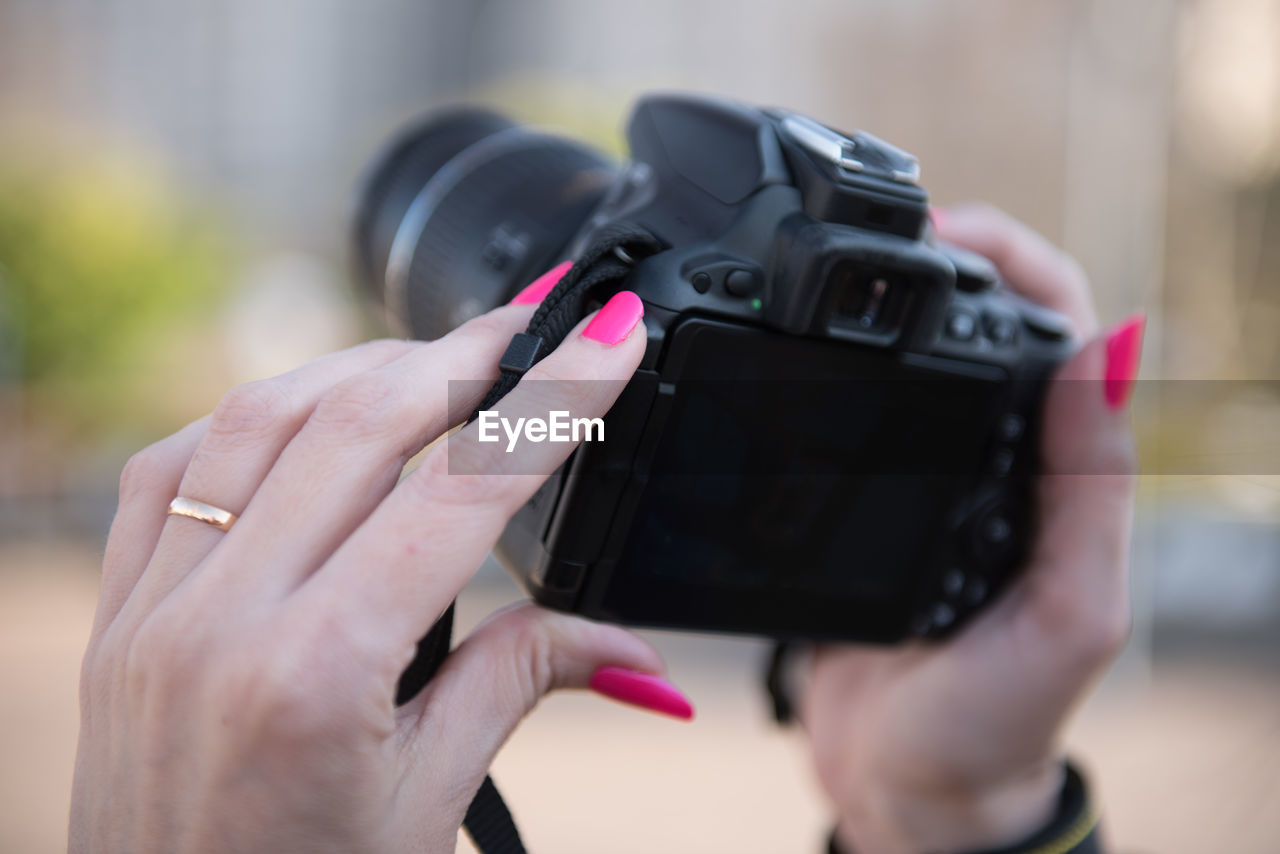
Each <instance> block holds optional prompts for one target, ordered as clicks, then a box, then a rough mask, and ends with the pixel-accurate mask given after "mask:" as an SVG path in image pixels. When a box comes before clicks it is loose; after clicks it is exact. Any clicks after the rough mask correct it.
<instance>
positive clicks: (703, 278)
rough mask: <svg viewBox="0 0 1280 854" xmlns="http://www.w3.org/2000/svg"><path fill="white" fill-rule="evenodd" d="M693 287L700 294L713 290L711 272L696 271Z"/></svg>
mask: <svg viewBox="0 0 1280 854" xmlns="http://www.w3.org/2000/svg"><path fill="white" fill-rule="evenodd" d="M693 289H694V290H695V291H697V292H698V293H700V294H705V293H706V292H707V291H709V290H711V274H709V273H694V274H693Z"/></svg>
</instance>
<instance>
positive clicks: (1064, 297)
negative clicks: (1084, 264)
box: [932, 204, 1098, 337]
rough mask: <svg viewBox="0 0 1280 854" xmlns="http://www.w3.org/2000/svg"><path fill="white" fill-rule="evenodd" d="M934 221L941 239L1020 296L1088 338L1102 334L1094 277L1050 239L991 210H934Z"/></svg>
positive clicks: (962, 207) (965, 207)
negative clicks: (984, 261)
mask: <svg viewBox="0 0 1280 854" xmlns="http://www.w3.org/2000/svg"><path fill="white" fill-rule="evenodd" d="M932 219H933V224H934V230H935V231H937V234H938V237H939V238H940V239H942V240H944V241H946V242H947V243H954V244H955V245H956V246H959V247H961V248H963V249H968V250H969V251H971V252H977V253H978V254H979V255H983V256H985V257H986V258H988V259H990V260H991V262H992V263H993V264H995V265H996V268H997V269H998V270H999V271H1000V276H1001V278H1003V279H1004V280H1005V282H1006V283H1007V284H1008V285H1009V287H1010V288H1012V289H1013V290H1014V291H1016V292H1017V293H1019V294H1022V295H1023V296H1025V297H1026V298H1027V299H1029V300H1031V301H1033V302H1037V303H1040V304H1041V305H1044V306H1047V307H1048V308H1052V309H1054V310H1055V311H1060V312H1062V313H1063V314H1065V315H1066V316H1067V317H1069V318H1071V321H1072V322H1073V323H1074V324H1075V326H1076V329H1077V331H1078V332H1079V333H1080V335H1082V336H1084V337H1088V336H1091V335H1093V334H1094V333H1095V332H1096V331H1097V328H1098V317H1097V313H1096V312H1095V310H1094V307H1093V297H1092V295H1091V294H1090V292H1089V279H1088V277H1087V276H1085V274H1084V270H1082V269H1081V267H1080V265H1079V264H1078V263H1077V262H1076V261H1075V259H1074V258H1072V257H1071V256H1070V255H1068V254H1067V253H1065V252H1063V251H1062V250H1061V249H1059V248H1058V247H1057V246H1054V245H1053V244H1052V243H1050V242H1049V241H1048V240H1046V239H1045V238H1044V237H1042V236H1040V235H1039V234H1038V233H1036V232H1035V231H1033V230H1031V229H1030V228H1028V227H1027V226H1025V225H1023V224H1022V223H1021V222H1018V221H1017V220H1016V219H1014V218H1013V217H1011V216H1009V215H1008V214H1007V213H1005V212H1004V211H1002V210H999V209H998V208H994V207H991V206H990V205H979V204H966V205H954V206H952V207H947V208H934V209H933V212H932Z"/></svg>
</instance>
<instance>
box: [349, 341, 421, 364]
mask: <svg viewBox="0 0 1280 854" xmlns="http://www.w3.org/2000/svg"><path fill="white" fill-rule="evenodd" d="M359 346H360V348H361V349H362V350H366V351H368V352H369V353H372V354H373V355H374V356H375V357H376V358H378V359H380V360H386V361H391V360H393V359H397V358H399V357H400V356H403V355H404V354H405V353H408V352H411V351H413V350H414V349H416V348H418V347H424V346H426V345H425V344H424V343H423V342H421V341H410V340H406V339H404V338H375V339H373V340H372V341H366V342H364V343H363V344H361V345H359Z"/></svg>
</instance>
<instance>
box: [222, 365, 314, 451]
mask: <svg viewBox="0 0 1280 854" xmlns="http://www.w3.org/2000/svg"><path fill="white" fill-rule="evenodd" d="M296 415H297V405H296V403H295V402H294V401H293V399H292V396H291V395H290V394H289V392H288V389H287V387H286V385H285V383H283V382H281V381H279V380H259V381H257V382H251V383H245V384H243V385H238V386H236V387H235V388H233V389H231V391H229V392H227V393H226V394H225V395H224V396H223V398H222V400H221V401H219V402H218V406H217V407H216V408H215V409H214V410H213V417H212V418H210V420H209V434H208V439H209V440H210V441H212V442H214V443H219V442H229V443H232V444H239V443H241V442H244V441H256V440H258V439H261V438H262V437H263V436H264V435H269V434H271V433H273V432H275V431H277V430H279V429H282V426H283V425H284V424H285V423H287V422H289V421H291V420H293V419H294V418H295V417H296Z"/></svg>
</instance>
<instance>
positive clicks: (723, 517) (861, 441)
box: [610, 324, 1003, 628]
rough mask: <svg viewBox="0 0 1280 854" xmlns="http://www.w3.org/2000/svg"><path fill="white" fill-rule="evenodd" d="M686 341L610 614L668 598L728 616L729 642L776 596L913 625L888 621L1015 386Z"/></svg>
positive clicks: (742, 332) (692, 337)
mask: <svg viewBox="0 0 1280 854" xmlns="http://www.w3.org/2000/svg"><path fill="white" fill-rule="evenodd" d="M689 326H694V327H695V328H686V327H689ZM686 327H682V330H681V331H682V332H683V333H684V335H685V339H684V341H683V342H682V346H681V348H680V349H682V350H683V353H682V362H683V370H682V371H681V373H680V378H679V380H678V382H676V383H675V384H674V390H672V389H671V387H668V389H667V391H668V392H669V393H670V397H669V405H670V409H669V412H668V415H667V417H666V419H665V423H664V424H663V426H662V427H661V437H660V439H659V441H658V443H657V445H656V447H655V449H654V453H653V455H652V457H651V458H650V459H649V460H648V461H647V464H645V461H641V468H643V469H644V470H646V471H647V481H646V483H645V486H644V489H643V493H642V494H641V496H640V499H639V503H638V505H637V506H636V515H635V517H634V521H633V525H632V529H631V533H630V536H629V539H628V540H627V542H626V545H625V547H624V549H623V552H622V555H621V556H620V560H619V563H618V572H617V573H616V575H615V578H614V581H613V585H612V589H611V591H610V594H611V595H610V598H611V599H614V600H615V602H616V603H617V604H618V605H619V606H620V607H623V608H624V610H625V609H634V608H637V607H641V608H642V607H644V605H643V604H642V603H641V602H640V601H638V600H637V598H636V597H639V596H642V592H641V591H643V590H650V591H655V590H661V589H663V588H664V587H665V588H666V589H667V590H668V591H669V592H670V593H671V595H672V596H678V597H680V598H681V600H682V601H684V602H685V603H687V604H688V605H689V606H690V607H696V608H697V609H699V610H700V611H701V612H702V613H703V614H704V615H705V614H706V613H708V609H710V610H711V612H715V611H717V610H718V611H720V612H721V613H722V614H723V616H724V618H725V622H726V628H732V624H733V623H734V622H736V621H739V620H740V621H743V622H746V621H748V616H749V615H748V614H747V613H745V611H747V610H749V611H752V612H755V611H757V610H759V609H760V608H764V607H769V603H768V602H763V601H762V600H761V598H760V597H761V595H762V594H767V595H768V596H770V597H771V599H772V603H773V605H774V606H776V607H779V608H783V607H793V608H799V607H800V606H801V605H802V604H804V603H810V604H811V605H814V606H819V605H820V606H821V607H832V606H843V607H847V608H848V609H850V611H851V612H853V611H857V612H858V613H872V612H878V613H877V616H878V617H879V618H883V619H886V621H887V623H888V622H898V620H899V617H900V616H901V615H891V614H887V613H885V611H884V609H893V608H894V606H899V605H901V606H904V607H905V605H906V604H907V602H908V600H909V599H910V597H911V594H912V591H913V590H914V585H915V583H916V582H917V581H918V579H919V577H920V575H921V573H922V572H923V571H924V570H925V569H926V568H927V566H928V563H929V561H930V560H931V558H932V556H933V552H934V549H935V545H936V537H937V534H938V532H939V531H940V529H941V528H940V526H941V525H943V524H944V523H945V518H944V517H945V515H946V514H947V512H948V510H949V509H950V508H951V507H952V506H953V504H954V502H955V499H956V497H957V494H958V491H959V490H960V489H961V488H962V487H964V486H965V485H966V484H968V483H969V482H971V479H972V477H973V475H974V473H975V471H976V469H977V467H978V466H979V465H980V460H981V457H982V450H983V442H984V438H985V436H986V427H987V418H988V414H989V413H991V412H993V411H994V408H995V405H996V396H997V395H999V394H1000V393H1001V392H1002V391H1003V383H1002V382H1001V380H1002V379H1003V373H1002V372H1000V371H998V370H994V369H993V370H992V371H991V372H990V373H989V374H987V375H986V376H981V377H979V376H974V374H973V372H972V371H970V370H967V368H968V367H969V366H965V365H958V364H956V363H949V362H945V361H943V360H938V359H932V358H929V357H919V356H907V355H904V354H902V353H899V352H896V351H891V350H885V349H882V348H875V347H867V346H863V345H858V344H849V343H842V342H832V341H828V340H820V339H801V338H795V337H790V336H782V335H775V334H770V333H762V332H761V331H759V330H746V329H743V328H742V327H731V326H720V325H712V324H705V325H704V324H696V325H695V324H686ZM685 348H687V349H685ZM673 349H674V348H673ZM746 377H750V378H751V379H749V380H748V379H745V378H746ZM627 588H632V590H631V592H630V593H628V592H626V590H627ZM619 597H623V598H625V597H631V598H630V600H629V602H627V603H626V605H624V604H623V598H619ZM787 597H792V599H791V600H790V601H788V599H787ZM651 604H652V603H651ZM662 607H664V608H667V609H670V608H672V607H677V606H673V605H672V603H670V602H668V603H666V604H665V605H664V606H662ZM735 609H737V610H738V611H744V613H738V614H734V613H732V612H733V611H734V610H735ZM641 621H643V618H642V620H641ZM887 623H886V624H887Z"/></svg>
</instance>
